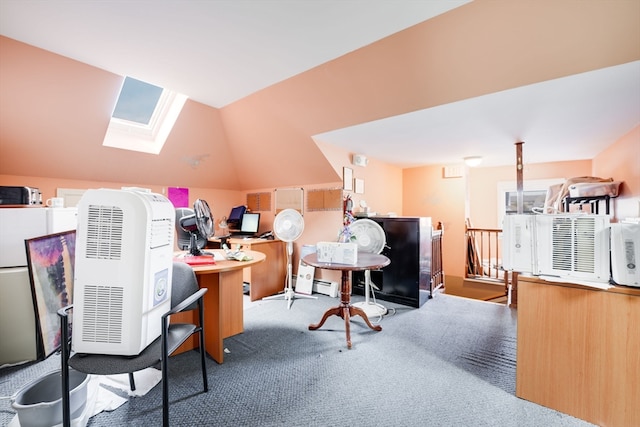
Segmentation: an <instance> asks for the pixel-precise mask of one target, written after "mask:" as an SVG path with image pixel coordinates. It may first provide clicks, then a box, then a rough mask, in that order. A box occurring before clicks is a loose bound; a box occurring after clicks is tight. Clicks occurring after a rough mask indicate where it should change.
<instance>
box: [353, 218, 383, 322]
mask: <svg viewBox="0 0 640 427" xmlns="http://www.w3.org/2000/svg"><path fill="white" fill-rule="evenodd" d="M350 227H351V232H352V233H353V235H354V236H355V237H356V243H357V245H358V251H360V252H368V253H372V254H379V253H381V252H382V250H383V249H384V247H385V245H386V244H387V239H386V236H385V234H384V230H383V229H382V227H381V226H380V224H378V223H377V222H375V221H373V220H370V219H359V220H357V221H354V222H353V223H352V224H351V225H350ZM374 287H375V285H374V284H373V282H372V281H371V271H370V270H365V271H364V302H357V303H354V304H353V305H354V306H356V307H359V308H361V309H362V310H363V311H364V312H365V313H366V314H367V317H369V318H371V317H373V316H379V317H381V316H384V315H385V314H387V308H386V307H385V306H383V305H381V304H378V303H377V302H375V299H374V300H373V301H372V300H371V293H372V292H373V288H374Z"/></svg>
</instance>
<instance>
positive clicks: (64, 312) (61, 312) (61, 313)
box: [58, 304, 73, 317]
mask: <svg viewBox="0 0 640 427" xmlns="http://www.w3.org/2000/svg"><path fill="white" fill-rule="evenodd" d="M72 308H73V304H69V305H68V306H66V307H62V308H61V309H59V310H58V316H60V317H67V316H69V310H71V309H72Z"/></svg>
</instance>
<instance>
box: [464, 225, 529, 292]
mask: <svg viewBox="0 0 640 427" xmlns="http://www.w3.org/2000/svg"><path fill="white" fill-rule="evenodd" d="M465 236H466V239H467V256H466V258H465V263H466V266H465V267H466V268H465V278H472V279H480V280H487V281H491V282H503V283H504V289H505V293H508V292H509V290H510V289H511V290H512V292H513V291H515V289H516V287H517V274H510V272H508V271H504V269H503V268H502V255H501V254H502V247H501V240H502V229H500V228H482V227H470V226H469V222H468V221H467V224H466V227H465ZM512 301H513V294H512ZM513 303H514V304H515V301H514V302H513Z"/></svg>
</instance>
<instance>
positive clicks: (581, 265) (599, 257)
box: [533, 214, 611, 283]
mask: <svg viewBox="0 0 640 427" xmlns="http://www.w3.org/2000/svg"><path fill="white" fill-rule="evenodd" d="M535 218H536V220H535V221H536V238H535V241H536V245H537V248H536V249H537V266H535V265H534V267H537V271H534V272H533V274H534V275H540V276H552V277H558V278H562V279H573V280H584V281H590V282H600V283H607V282H609V279H610V277H611V274H610V265H611V264H610V260H609V230H610V228H609V216H608V215H593V214H559V215H536V216H535ZM534 264H536V263H534Z"/></svg>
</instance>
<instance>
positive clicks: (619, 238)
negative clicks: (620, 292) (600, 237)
mask: <svg viewBox="0 0 640 427" xmlns="http://www.w3.org/2000/svg"><path fill="white" fill-rule="evenodd" d="M611 276H612V278H613V281H614V282H615V283H617V284H618V285H626V286H636V287H640V224H632V223H614V224H611Z"/></svg>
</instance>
